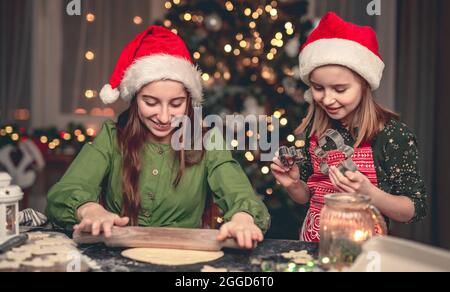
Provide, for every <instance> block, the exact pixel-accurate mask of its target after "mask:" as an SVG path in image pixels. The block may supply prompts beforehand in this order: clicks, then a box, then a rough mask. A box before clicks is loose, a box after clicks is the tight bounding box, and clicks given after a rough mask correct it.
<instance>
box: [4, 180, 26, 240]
mask: <svg viewBox="0 0 450 292" xmlns="http://www.w3.org/2000/svg"><path fill="white" fill-rule="evenodd" d="M11 180H12V178H11V176H10V175H9V174H7V173H4V172H0V244H2V243H4V242H6V241H7V240H8V239H11V238H12V237H15V236H17V235H19V201H20V200H22V198H23V192H22V190H21V188H20V187H19V186H12V185H10V184H11Z"/></svg>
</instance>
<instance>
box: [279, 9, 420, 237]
mask: <svg viewBox="0 0 450 292" xmlns="http://www.w3.org/2000/svg"><path fill="white" fill-rule="evenodd" d="M384 66H385V65H384V63H383V61H382V59H381V56H380V54H379V51H378V41H377V37H376V34H375V32H374V31H373V30H372V29H371V28H369V27H361V26H357V25H355V24H352V23H348V22H345V21H344V20H342V19H341V18H339V17H338V16H337V15H336V14H334V13H328V14H327V15H325V16H324V17H323V18H322V20H321V22H320V24H319V26H318V27H317V28H316V29H315V30H314V31H313V32H312V34H311V35H310V36H309V38H308V40H307V42H306V43H305V44H304V45H303V46H302V49H301V53H300V75H301V78H302V80H303V81H304V82H305V83H306V84H308V85H309V86H310V87H311V88H310V90H308V91H307V92H306V93H305V99H306V100H307V101H308V102H309V103H310V107H309V109H308V114H307V117H306V118H305V119H304V120H303V122H302V124H301V125H300V126H299V128H298V129H297V132H296V134H304V135H305V137H306V139H305V148H304V150H305V156H306V159H305V160H304V162H302V163H300V165H299V166H297V165H294V166H293V167H292V168H288V167H285V166H284V165H283V164H282V163H281V161H280V159H279V158H278V157H276V158H275V159H274V161H273V162H274V163H273V164H272V165H271V169H272V173H273V175H274V176H275V178H276V179H277V181H278V182H279V183H280V184H281V185H282V186H283V187H284V188H286V190H287V192H288V193H289V195H290V197H291V198H292V199H293V200H294V201H295V202H297V203H299V204H307V203H309V205H310V207H309V210H308V213H307V216H306V218H305V220H304V223H303V227H302V230H301V233H300V239H301V240H302V241H308V242H318V241H320V237H319V226H320V211H321V209H322V207H323V206H324V203H325V201H324V197H325V195H327V194H332V193H338V192H339V193H341V192H345V193H360V194H364V195H366V196H369V197H370V198H371V200H372V204H373V205H374V206H375V207H377V208H378V209H379V210H380V211H381V213H382V214H383V215H384V216H385V218H386V219H387V221H388V222H389V220H394V221H397V222H403V223H413V222H417V221H420V220H421V219H423V218H424V217H425V216H426V211H427V193H426V190H425V185H424V181H423V179H422V176H421V174H420V171H419V155H418V146H417V141H416V137H415V136H414V134H413V133H412V132H411V131H410V130H409V129H408V128H407V126H406V125H404V124H402V123H401V122H399V119H398V115H397V114H395V113H393V112H391V111H389V110H387V109H385V108H383V107H381V106H380V105H378V104H377V103H376V101H375V100H374V97H373V93H372V92H373V91H374V90H376V89H377V88H378V87H379V85H380V81H381V77H382V73H383V70H384ZM330 129H333V130H335V131H337V133H339V135H338V136H339V137H340V139H341V140H343V141H344V143H345V145H347V146H350V147H352V148H354V152H353V154H352V155H351V160H352V161H353V162H354V165H355V166H356V168H355V169H353V170H352V171H349V170H348V169H344V170H342V162H343V161H344V160H346V159H347V158H348V157H347V156H346V153H344V152H343V151H341V150H336V143H335V141H332V139H328V138H325V139H326V140H323V139H324V137H325V134H326V133H327V131H328V130H330ZM319 141H322V143H321V144H320V145H319ZM323 153H326V154H325V155H322V154H323ZM323 166H326V168H325V169H326V170H327V171H324V168H323ZM339 168H340V169H341V170H339ZM354 170H356V171H354Z"/></svg>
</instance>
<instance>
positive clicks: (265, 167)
mask: <svg viewBox="0 0 450 292" xmlns="http://www.w3.org/2000/svg"><path fill="white" fill-rule="evenodd" d="M261 172H262V173H263V174H268V173H269V172H270V169H269V168H268V167H267V166H264V167H263V168H261Z"/></svg>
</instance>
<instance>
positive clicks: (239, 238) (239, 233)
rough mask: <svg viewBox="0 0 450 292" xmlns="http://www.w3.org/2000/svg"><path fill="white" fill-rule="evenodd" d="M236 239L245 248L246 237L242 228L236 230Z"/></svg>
mask: <svg viewBox="0 0 450 292" xmlns="http://www.w3.org/2000/svg"><path fill="white" fill-rule="evenodd" d="M235 234H236V239H237V242H238V245H239V247H241V248H245V238H244V232H242V231H241V230H239V231H236V233H235Z"/></svg>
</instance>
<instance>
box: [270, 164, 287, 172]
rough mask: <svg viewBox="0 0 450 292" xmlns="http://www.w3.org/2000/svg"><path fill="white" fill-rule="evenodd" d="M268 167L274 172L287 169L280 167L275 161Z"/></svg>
mask: <svg viewBox="0 0 450 292" xmlns="http://www.w3.org/2000/svg"><path fill="white" fill-rule="evenodd" d="M270 168H271V169H272V170H273V171H276V172H279V173H283V174H284V173H286V172H287V171H286V170H284V169H283V168H281V167H280V166H278V165H277V164H275V163H272V164H271V165H270Z"/></svg>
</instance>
